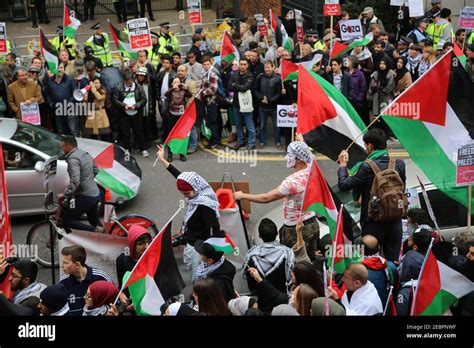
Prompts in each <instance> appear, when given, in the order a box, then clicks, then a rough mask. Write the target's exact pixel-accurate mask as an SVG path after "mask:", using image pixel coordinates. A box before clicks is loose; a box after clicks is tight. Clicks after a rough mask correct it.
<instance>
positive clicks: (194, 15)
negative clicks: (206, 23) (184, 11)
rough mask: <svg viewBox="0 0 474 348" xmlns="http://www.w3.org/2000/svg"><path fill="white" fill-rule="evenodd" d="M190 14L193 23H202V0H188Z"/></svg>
mask: <svg viewBox="0 0 474 348" xmlns="http://www.w3.org/2000/svg"><path fill="white" fill-rule="evenodd" d="M188 15H189V22H190V23H191V24H201V23H202V15H201V0H188Z"/></svg>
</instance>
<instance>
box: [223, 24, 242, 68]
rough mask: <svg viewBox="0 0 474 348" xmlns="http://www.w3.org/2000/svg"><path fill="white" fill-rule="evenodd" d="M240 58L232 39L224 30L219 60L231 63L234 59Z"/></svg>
mask: <svg viewBox="0 0 474 348" xmlns="http://www.w3.org/2000/svg"><path fill="white" fill-rule="evenodd" d="M236 59H237V60H239V59H240V53H239V50H238V49H237V46H235V44H234V42H233V41H232V39H231V37H230V35H229V32H228V31H226V32H224V36H223V39H222V46H221V62H222V61H224V62H227V63H232V62H233V61H234V60H236Z"/></svg>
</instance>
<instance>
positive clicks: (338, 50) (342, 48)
mask: <svg viewBox="0 0 474 348" xmlns="http://www.w3.org/2000/svg"><path fill="white" fill-rule="evenodd" d="M348 48H349V46H347V45H344V44H342V43H340V42H339V41H336V42H335V44H334V47H333V48H332V52H331V59H332V58H334V57H337V56H338V55H339V54H340V53H341V52H343V51H345V50H347V49H348Z"/></svg>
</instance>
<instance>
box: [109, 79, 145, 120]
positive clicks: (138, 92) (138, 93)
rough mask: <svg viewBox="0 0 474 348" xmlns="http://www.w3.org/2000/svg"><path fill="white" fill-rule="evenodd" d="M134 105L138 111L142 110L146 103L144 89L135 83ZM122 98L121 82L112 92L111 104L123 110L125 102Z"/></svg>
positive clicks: (123, 97) (122, 88) (123, 91)
mask: <svg viewBox="0 0 474 348" xmlns="http://www.w3.org/2000/svg"><path fill="white" fill-rule="evenodd" d="M134 93H135V102H136V104H135V107H136V109H137V110H138V113H142V112H143V107H144V106H145V105H146V103H147V100H146V95H145V91H144V90H143V87H142V86H140V85H138V84H136V83H135V91H134ZM124 99H125V86H124V84H123V83H122V84H121V85H119V86H118V87H117V89H116V90H115V92H114V98H113V99H112V102H113V104H114V105H115V106H116V107H118V108H119V109H120V110H121V111H123V112H124V111H125V104H124V102H123V101H124Z"/></svg>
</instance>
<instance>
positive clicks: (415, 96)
mask: <svg viewBox="0 0 474 348" xmlns="http://www.w3.org/2000/svg"><path fill="white" fill-rule="evenodd" d="M451 58H452V54H447V55H446V56H445V57H444V58H442V59H441V60H440V61H438V62H437V63H436V64H435V65H434V66H433V67H432V68H431V69H430V70H429V71H428V72H426V73H425V74H424V75H422V76H421V77H420V78H419V79H418V80H417V81H416V82H415V83H414V84H413V85H412V86H411V87H410V88H409V89H407V90H406V91H405V92H404V93H402V94H401V96H400V97H399V98H398V99H397V100H396V101H395V102H394V103H393V104H392V105H391V106H390V108H388V109H387V110H386V111H385V112H384V115H388V116H397V117H403V118H411V119H413V120H418V121H422V122H429V123H434V124H437V125H440V126H445V125H446V106H447V102H448V89H449V77H450V73H451Z"/></svg>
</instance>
